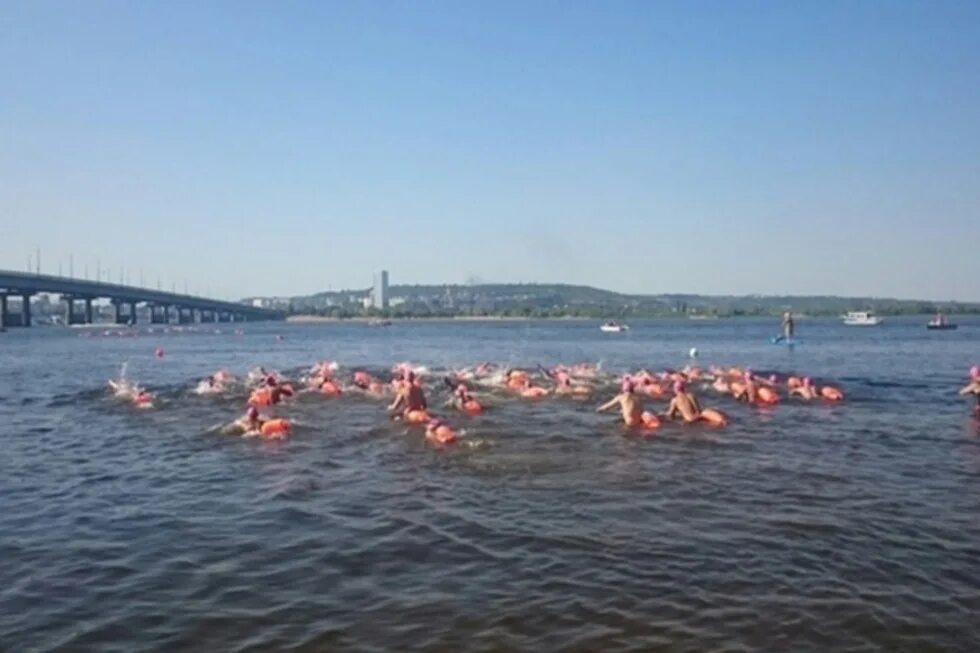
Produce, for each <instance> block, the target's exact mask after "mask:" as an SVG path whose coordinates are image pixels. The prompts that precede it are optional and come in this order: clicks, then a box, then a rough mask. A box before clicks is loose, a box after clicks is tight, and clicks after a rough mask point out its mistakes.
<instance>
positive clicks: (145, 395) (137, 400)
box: [133, 390, 153, 408]
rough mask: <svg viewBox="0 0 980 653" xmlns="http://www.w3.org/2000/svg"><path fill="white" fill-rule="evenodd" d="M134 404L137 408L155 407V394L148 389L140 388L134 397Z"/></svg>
mask: <svg viewBox="0 0 980 653" xmlns="http://www.w3.org/2000/svg"><path fill="white" fill-rule="evenodd" d="M133 405H134V406H136V407H137V408H153V395H152V394H150V393H149V392H147V391H146V390H140V391H139V392H138V393H136V396H135V397H133Z"/></svg>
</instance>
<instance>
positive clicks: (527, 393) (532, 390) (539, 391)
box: [521, 385, 548, 399]
mask: <svg viewBox="0 0 980 653" xmlns="http://www.w3.org/2000/svg"><path fill="white" fill-rule="evenodd" d="M547 394H548V391H547V390H546V389H544V388H539V387H538V386H534V385H532V386H530V387H527V388H524V389H523V390H521V396H522V397H524V398H525V399H541V398H542V397H544V396H546V395H547Z"/></svg>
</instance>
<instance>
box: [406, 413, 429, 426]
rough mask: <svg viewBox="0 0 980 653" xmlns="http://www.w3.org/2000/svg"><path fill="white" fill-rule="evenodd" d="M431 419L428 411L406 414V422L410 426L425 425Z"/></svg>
mask: <svg viewBox="0 0 980 653" xmlns="http://www.w3.org/2000/svg"><path fill="white" fill-rule="evenodd" d="M429 419H430V418H429V411H427V410H409V411H406V412H405V421H406V422H408V423H409V424H425V423H426V422H428V421H429Z"/></svg>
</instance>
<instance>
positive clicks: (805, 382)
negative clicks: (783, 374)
mask: <svg viewBox="0 0 980 653" xmlns="http://www.w3.org/2000/svg"><path fill="white" fill-rule="evenodd" d="M812 383H813V381H811V380H810V377H808V376H806V377H803V387H804V388H809V387H810V385H811V384H812Z"/></svg>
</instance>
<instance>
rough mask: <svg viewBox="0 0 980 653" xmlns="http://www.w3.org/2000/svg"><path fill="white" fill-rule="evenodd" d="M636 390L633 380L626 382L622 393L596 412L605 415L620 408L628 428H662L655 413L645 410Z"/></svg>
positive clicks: (621, 389)
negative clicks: (613, 409)
mask: <svg viewBox="0 0 980 653" xmlns="http://www.w3.org/2000/svg"><path fill="white" fill-rule="evenodd" d="M635 389H636V387H635V386H634V385H633V382H632V381H631V380H629V379H626V380H624V381H623V385H622V387H621V388H620V393H619V394H618V395H616V396H615V397H613V398H612V399H610V400H609V401H607V402H606V403H604V404H602V405H601V406H599V407H598V408H596V412H597V413H604V412H606V411H607V410H610V409H611V408H615V407H617V406H618V407H619V409H620V413H621V414H622V416H623V424H625V425H626V426H628V427H630V428H637V427H641V428H646V429H655V428H657V427H658V426H660V420H659V419H658V418H657V416H656V415H654V414H653V413H651V412H649V411H645V410H643V400H642V399H641V398H640V397H638V396H637V395H636V394H635V392H634V390H635Z"/></svg>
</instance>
